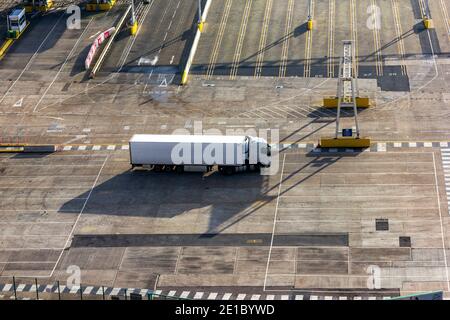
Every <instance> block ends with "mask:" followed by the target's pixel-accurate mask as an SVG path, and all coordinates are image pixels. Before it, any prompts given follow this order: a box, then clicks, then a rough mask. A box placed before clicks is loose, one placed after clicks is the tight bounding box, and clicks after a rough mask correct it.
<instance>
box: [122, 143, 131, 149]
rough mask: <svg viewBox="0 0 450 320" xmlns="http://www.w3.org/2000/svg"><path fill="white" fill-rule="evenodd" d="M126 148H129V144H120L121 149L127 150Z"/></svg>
mask: <svg viewBox="0 0 450 320" xmlns="http://www.w3.org/2000/svg"><path fill="white" fill-rule="evenodd" d="M128 149H130V146H129V145H127V144H124V145H123V146H122V150H128Z"/></svg>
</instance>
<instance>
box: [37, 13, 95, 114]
mask: <svg viewBox="0 0 450 320" xmlns="http://www.w3.org/2000/svg"><path fill="white" fill-rule="evenodd" d="M92 20H94V18H91V20H89V22H88V24H87V25H86V28H85V29H84V30H83V32H82V33H81V35H80V37H79V38H78V40H77V42H75V44H74V45H73V47H72V50H70V52H69V54H68V55H67V57H66V60H65V61H64V63H63V64H62V65H61V67H60V68H59V70H58V72H57V73H56V75H55V77H54V78H53V80H52V82H50V84H49V86H48V87H47V89H45V91H44V93H43V94H42V96H41V98H40V99H39V101H38V102H37V103H36V105H35V106H34V109H33V112H36V110H37V108H38V107H39V105H40V104H41V102H42V100H44V98H45V96H46V95H47V92H48V91H49V90H50V88H51V87H52V86H53V84H54V83H55V81H56V79H57V78H58V77H59V74H60V73H61V71H62V69H63V68H64V67H65V66H66V64H67V62H68V61H69V59H71V58H72V55H73V53H74V52H75V49H76V48H78V44H79V43H80V40H81V39H82V38H83V35H84V34H85V33H86V31H87V30H88V28H89V26H90V24H91V22H92Z"/></svg>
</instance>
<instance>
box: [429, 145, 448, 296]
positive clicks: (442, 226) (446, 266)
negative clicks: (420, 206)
mask: <svg viewBox="0 0 450 320" xmlns="http://www.w3.org/2000/svg"><path fill="white" fill-rule="evenodd" d="M432 154H433V166H434V179H435V182H436V194H437V201H438V212H439V222H440V227H441V238H442V251H443V253H444V264H445V275H446V278H447V290H448V291H450V281H449V276H448V265H447V253H446V250H445V237H444V225H443V223H442V211H441V200H440V198H439V197H440V195H439V184H438V179H437V172H436V161H435V156H434V152H432Z"/></svg>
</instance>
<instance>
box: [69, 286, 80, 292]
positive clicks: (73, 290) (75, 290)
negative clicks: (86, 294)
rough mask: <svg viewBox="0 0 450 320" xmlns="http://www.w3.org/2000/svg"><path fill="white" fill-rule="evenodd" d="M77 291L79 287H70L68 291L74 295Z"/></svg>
mask: <svg viewBox="0 0 450 320" xmlns="http://www.w3.org/2000/svg"><path fill="white" fill-rule="evenodd" d="M78 289H80V286H72V288H71V289H70V291H69V292H70V293H76V292H77V291H78Z"/></svg>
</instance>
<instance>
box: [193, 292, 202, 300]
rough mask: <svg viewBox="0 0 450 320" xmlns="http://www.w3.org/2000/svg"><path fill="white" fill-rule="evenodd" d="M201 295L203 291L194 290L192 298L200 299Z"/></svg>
mask: <svg viewBox="0 0 450 320" xmlns="http://www.w3.org/2000/svg"><path fill="white" fill-rule="evenodd" d="M202 297H203V292H196V293H195V295H194V299H201V298H202Z"/></svg>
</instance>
